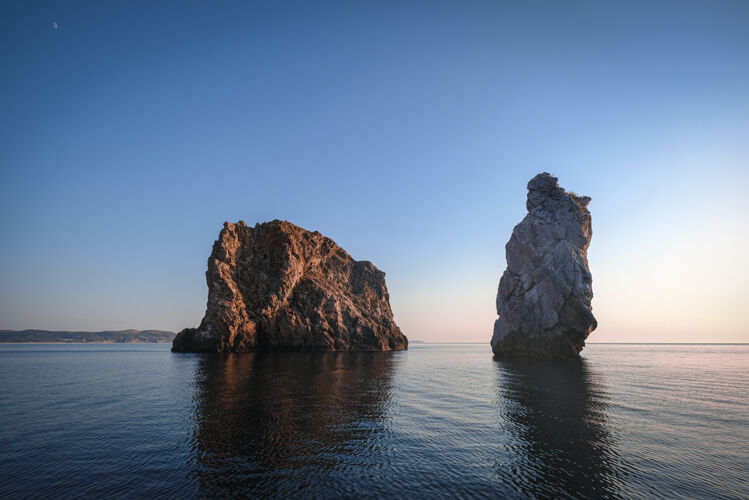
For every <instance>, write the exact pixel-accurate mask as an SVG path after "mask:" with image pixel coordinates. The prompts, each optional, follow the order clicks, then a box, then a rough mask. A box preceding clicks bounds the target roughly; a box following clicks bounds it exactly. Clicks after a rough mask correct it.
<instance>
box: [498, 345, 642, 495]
mask: <svg viewBox="0 0 749 500" xmlns="http://www.w3.org/2000/svg"><path fill="white" fill-rule="evenodd" d="M495 366H496V369H497V396H498V400H497V402H498V407H499V409H500V426H501V427H503V430H504V431H505V432H506V436H505V437H506V442H505V445H504V446H503V453H502V456H501V457H500V458H499V459H498V460H497V462H496V463H495V467H496V471H497V474H498V475H499V477H500V479H501V480H502V482H504V483H509V484H510V485H511V486H512V489H513V490H514V491H515V492H516V493H517V494H519V495H520V496H523V497H537V498H552V497H555V498H559V497H568V496H569V497H574V498H611V497H620V496H623V495H624V493H623V492H622V491H621V485H622V484H623V481H622V477H623V476H624V475H626V474H628V471H627V466H626V465H624V462H623V461H622V460H621V458H620V457H619V456H618V454H617V452H616V439H615V436H614V435H613V433H612V430H611V429H610V428H609V424H608V422H607V417H606V415H607V409H608V406H609V404H608V402H607V394H606V392H605V388H604V387H603V385H602V383H601V381H600V380H599V379H598V377H597V376H596V374H595V373H593V372H592V370H591V369H590V367H589V366H588V365H587V364H586V362H585V361H584V360H575V361H570V360H540V359H530V358H519V359H505V360H497V361H496V362H495Z"/></svg>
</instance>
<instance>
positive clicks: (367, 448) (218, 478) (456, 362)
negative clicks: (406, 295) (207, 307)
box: [0, 344, 749, 498]
mask: <svg viewBox="0 0 749 500" xmlns="http://www.w3.org/2000/svg"><path fill="white" fill-rule="evenodd" d="M584 358H585V359H584V361H583V362H582V363H575V362H540V361H535V362H533V361H515V362H506V361H495V360H493V359H492V356H491V353H490V351H489V347H488V345H429V344H427V345H423V346H421V345H414V346H412V348H411V350H409V351H407V352H398V353H326V354H292V353H289V354H274V355H264V356H262V355H252V354H245V355H230V356H218V355H213V356H206V355H203V356H201V355H190V354H172V353H170V352H169V346H168V345H155V344H146V345H102V344H100V345H2V346H0V497H5V496H11V497H16V496H18V497H21V496H23V497H56V498H60V497H79V496H82V497H99V498H113V497H150V498H154V497H192V496H203V497H219V496H221V497H223V496H230V495H246V496H272V497H385V496H387V497H413V496H417V497H423V496H428V497H449V498H452V497H456V496H458V497H493V498H496V497H523V498H528V497H540V498H549V497H556V498H562V497H581V498H585V497H586V498H609V497H614V498H615V497H625V498H632V497H648V498H652V497H665V498H674V497H684V498H747V497H749V401H748V399H749V396H748V395H749V346H684V345H682V346H678V345H677V346H655V345H649V346H648V345H600V344H599V345H589V346H588V347H587V348H586V349H585V351H584Z"/></svg>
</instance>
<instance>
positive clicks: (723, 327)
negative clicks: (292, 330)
mask: <svg viewBox="0 0 749 500" xmlns="http://www.w3.org/2000/svg"><path fill="white" fill-rule="evenodd" d="M0 47H1V48H0V63H1V66H0V67H2V73H1V74H2V76H1V77H0V103H1V104H0V105H1V106H2V108H1V109H2V112H0V174H1V177H0V178H1V181H0V208H1V210H0V328H4V329H25V328H40V329H78V330H102V329H124V328H138V329H145V328H157V329H167V330H175V331H176V330H179V329H181V328H184V327H188V326H195V325H197V323H198V322H199V321H200V318H201V317H202V315H203V312H204V311H205V302H206V292H207V288H206V284H205V276H204V272H205V266H206V259H207V257H208V255H209V253H210V249H211V244H212V242H213V241H214V239H215V238H216V236H217V235H218V232H219V230H220V229H221V226H222V223H223V222H224V221H225V220H230V221H236V220H240V219H243V220H246V221H247V223H248V224H254V223H256V222H262V221H266V220H271V219H275V218H280V219H288V220H290V221H292V222H294V223H296V224H298V225H301V226H302V227H305V228H307V229H310V230H319V231H321V232H322V233H323V234H325V235H326V236H329V237H331V238H333V239H334V240H336V241H337V242H338V243H339V244H340V245H341V246H342V247H343V248H345V249H346V250H347V251H348V252H349V253H351V255H352V256H353V257H354V258H357V259H366V260H371V261H373V262H374V263H375V264H376V265H377V266H378V267H379V268H380V269H382V270H384V271H385V272H386V273H387V283H388V287H389V289H390V295H391V303H392V306H393V310H394V312H395V316H396V320H397V322H398V323H399V325H400V326H401V328H402V330H403V331H404V332H405V333H406V334H407V335H408V336H409V338H411V339H421V340H425V341H465V342H484V341H485V342H488V341H489V339H490V337H491V333H492V326H493V321H494V319H495V317H496V312H495V305H494V302H495V296H496V289H497V283H498V281H499V277H500V275H501V273H502V271H503V270H504V268H505V258H504V244H505V243H506V241H507V239H508V238H509V236H510V233H511V231H512V228H513V226H514V225H515V224H516V223H517V222H519V221H520V220H521V219H522V218H523V216H524V215H525V195H526V183H527V181H528V180H529V179H530V178H531V177H532V176H533V175H535V174H536V173H538V172H541V171H549V172H551V173H553V174H555V175H556V176H558V177H559V180H560V184H561V185H562V186H563V187H565V188H567V189H568V190H573V191H575V192H578V193H581V194H585V195H588V196H591V197H592V199H593V201H592V202H591V204H590V210H591V213H592V215H593V231H594V233H593V241H592V244H591V247H590V250H589V260H590V267H591V272H592V274H593V280H594V281H593V290H594V293H595V299H594V302H593V306H594V313H595V315H596V317H597V318H598V321H599V328H598V330H597V331H596V332H594V333H593V334H592V336H591V337H590V339H589V340H590V341H599V342H607V341H608V342H617V341H621V342H641V341H646V342H749V259H748V258H747V256H749V196H748V195H747V187H748V186H749V2H746V1H736V2H731V1H722V0H719V1H698V2H694V1H675V2H665V1H646V2H624V1H621V2H595V1H591V2H472V1H467V2H464V1H460V2H458V1H455V2H436V1H425V2H409V1H405V2H401V1H398V2H361V1H346V2H328V1H320V2H286V1H283V2H231V3H226V2H134V1H127V2H83V1H76V2H66V1H54V2H36V1H35V2H25V1H10V2H2V3H1V4H0Z"/></svg>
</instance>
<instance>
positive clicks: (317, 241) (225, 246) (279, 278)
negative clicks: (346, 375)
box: [172, 220, 408, 352]
mask: <svg viewBox="0 0 749 500" xmlns="http://www.w3.org/2000/svg"><path fill="white" fill-rule="evenodd" d="M206 280H207V282H208V305H207V307H206V312H205V317H204V318H203V321H202V322H201V323H200V326H199V327H198V328H187V329H185V330H182V331H181V332H180V333H179V334H178V335H177V337H176V338H175V339H174V343H173V345H172V350H173V351H178V352H184V351H187V352H224V351H234V352H238V351H390V350H401V349H406V348H407V347H408V340H407V339H406V337H405V336H404V335H403V333H401V331H400V329H399V328H398V326H397V325H396V324H395V321H394V320H393V313H392V310H391V309H390V297H389V295H388V291H387V287H386V286H385V273H383V272H382V271H380V270H379V269H377V268H376V267H375V266H374V265H373V264H372V263H371V262H367V261H356V260H354V259H352V258H351V256H350V255H349V254H348V253H346V252H345V251H344V250H343V249H342V248H341V247H339V246H338V245H337V244H336V243H335V242H334V241H333V240H331V239H330V238H326V237H324V236H323V235H321V234H320V233H318V232H310V231H306V230H304V229H302V228H300V227H298V226H295V225H294V224H291V223H290V222H286V221H279V220H274V221H272V222H266V223H264V224H257V225H256V226H255V227H254V228H253V227H249V226H247V225H246V224H245V223H244V221H239V222H238V223H236V224H232V223H230V222H227V223H225V224H224V228H223V229H222V230H221V233H220V234H219V237H218V240H216V242H215V243H214V244H213V252H212V253H211V256H210V257H209V259H208V271H207V272H206Z"/></svg>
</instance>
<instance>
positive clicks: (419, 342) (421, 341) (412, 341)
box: [408, 340, 426, 344]
mask: <svg viewBox="0 0 749 500" xmlns="http://www.w3.org/2000/svg"><path fill="white" fill-rule="evenodd" d="M408 343H409V344H426V342H424V341H423V340H409V341H408Z"/></svg>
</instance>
